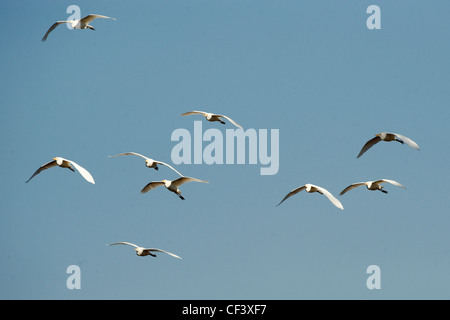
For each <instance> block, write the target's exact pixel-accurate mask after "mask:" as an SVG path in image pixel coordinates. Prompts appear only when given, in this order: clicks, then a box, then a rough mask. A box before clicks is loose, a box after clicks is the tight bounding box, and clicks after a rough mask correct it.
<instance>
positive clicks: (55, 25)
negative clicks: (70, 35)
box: [41, 21, 69, 41]
mask: <svg viewBox="0 0 450 320" xmlns="http://www.w3.org/2000/svg"><path fill="white" fill-rule="evenodd" d="M61 23H69V21H56V22H55V23H54V24H53V25H52V26H51V27H50V28H49V29H48V30H47V32H46V33H45V35H44V37H43V38H42V39H41V41H45V40H47V37H48V35H49V34H50V32H52V31H53V30H54V29H55V28H56V27H57V26H59V25H60V24H61Z"/></svg>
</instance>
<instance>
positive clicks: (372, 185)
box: [339, 179, 406, 196]
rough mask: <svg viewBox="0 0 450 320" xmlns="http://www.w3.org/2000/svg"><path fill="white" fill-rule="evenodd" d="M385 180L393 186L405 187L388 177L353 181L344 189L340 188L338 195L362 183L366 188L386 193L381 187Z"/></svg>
mask: <svg viewBox="0 0 450 320" xmlns="http://www.w3.org/2000/svg"><path fill="white" fill-rule="evenodd" d="M385 182H387V183H390V184H392V185H394V186H397V187H400V188H403V189H406V187H405V186H404V185H402V184H401V183H398V182H397V181H394V180H388V179H380V180H376V181H367V182H357V183H353V184H351V185H349V186H348V187H347V188H345V189H344V190H342V191H341V193H340V194H339V195H340V196H342V195H343V194H344V193H346V192H347V191H350V190H352V189H354V188H356V187H359V186H364V185H365V186H366V187H367V189H368V190H380V191H381V192H383V193H388V192H387V191H386V190H384V189H383V186H382V185H381V184H382V183H385Z"/></svg>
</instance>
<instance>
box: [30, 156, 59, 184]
mask: <svg viewBox="0 0 450 320" xmlns="http://www.w3.org/2000/svg"><path fill="white" fill-rule="evenodd" d="M55 166H57V164H56V160H52V161H50V162H47V163H45V164H43V165H42V166H40V168H39V169H37V170H36V171H35V172H34V173H33V175H32V176H31V178H30V179H28V180H27V181H26V183H28V182H29V181H30V180H31V179H33V178H34V176H35V175H37V174H39V173H41V172H42V171H44V170H47V169H49V168H51V167H55Z"/></svg>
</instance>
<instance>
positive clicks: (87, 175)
mask: <svg viewBox="0 0 450 320" xmlns="http://www.w3.org/2000/svg"><path fill="white" fill-rule="evenodd" d="M63 160H66V161H67V162H69V163H70V164H71V165H73V166H74V167H75V169H77V170H78V172H79V173H80V174H81V176H82V177H83V178H84V179H86V181H88V182H90V183H92V184H95V181H94V178H93V177H92V175H91V174H90V173H89V171H87V170H86V169H85V168H83V167H82V166H80V165H79V164H77V163H75V162H73V161H72V160H67V159H64V158H63Z"/></svg>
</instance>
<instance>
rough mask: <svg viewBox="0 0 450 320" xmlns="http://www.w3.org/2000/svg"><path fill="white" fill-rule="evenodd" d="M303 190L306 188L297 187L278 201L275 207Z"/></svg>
mask: <svg viewBox="0 0 450 320" xmlns="http://www.w3.org/2000/svg"><path fill="white" fill-rule="evenodd" d="M305 188H306V186H301V187H298V188H297V189H294V190H292V191H291V192H289V193H288V194H287V195H286V196H285V197H284V198H283V200H281V201H280V203H279V204H277V206H279V205H280V204H282V203H283V202H284V201H285V200H286V199H288V198H290V197H292V196H293V195H295V194H297V193H299V192H300V191H302V190H304V189H305Z"/></svg>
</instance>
